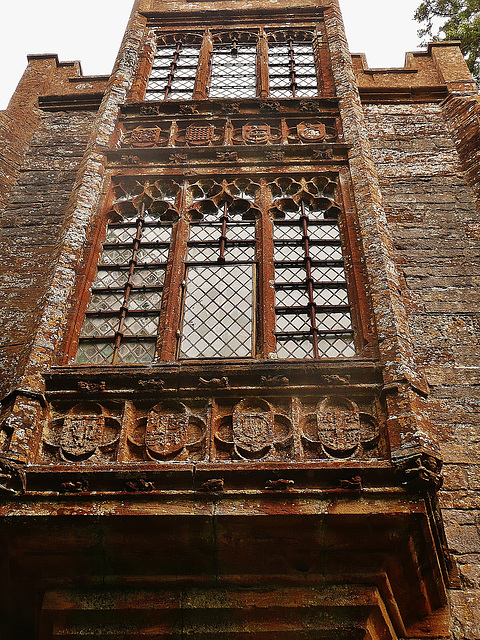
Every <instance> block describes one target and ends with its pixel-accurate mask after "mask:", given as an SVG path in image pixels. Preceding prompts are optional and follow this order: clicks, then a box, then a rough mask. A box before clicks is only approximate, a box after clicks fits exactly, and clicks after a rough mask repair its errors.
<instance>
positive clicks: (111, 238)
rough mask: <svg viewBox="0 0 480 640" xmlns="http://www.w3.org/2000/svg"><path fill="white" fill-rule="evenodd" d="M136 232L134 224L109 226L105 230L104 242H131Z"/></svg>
mask: <svg viewBox="0 0 480 640" xmlns="http://www.w3.org/2000/svg"><path fill="white" fill-rule="evenodd" d="M136 232H137V228H136V227H135V226H134V227H132V226H129V227H109V229H108V231H107V237H106V239H105V241H106V242H112V243H114V242H115V243H117V242H118V243H120V242H122V243H126V242H132V241H133V238H135V234H136Z"/></svg>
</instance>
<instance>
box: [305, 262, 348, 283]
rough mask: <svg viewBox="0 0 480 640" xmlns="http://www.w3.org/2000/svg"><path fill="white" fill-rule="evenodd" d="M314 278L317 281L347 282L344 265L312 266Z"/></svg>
mask: <svg viewBox="0 0 480 640" xmlns="http://www.w3.org/2000/svg"><path fill="white" fill-rule="evenodd" d="M312 278H313V279H314V280H316V282H345V269H344V268H343V267H315V266H314V267H312Z"/></svg>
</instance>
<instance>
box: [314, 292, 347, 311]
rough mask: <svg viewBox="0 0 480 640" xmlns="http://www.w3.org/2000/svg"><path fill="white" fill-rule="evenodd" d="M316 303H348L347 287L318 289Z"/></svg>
mask: <svg viewBox="0 0 480 640" xmlns="http://www.w3.org/2000/svg"><path fill="white" fill-rule="evenodd" d="M314 300H315V303H316V304H318V305H320V306H329V307H334V306H339V305H340V306H341V305H348V295H347V290H346V289H316V290H315V292H314Z"/></svg>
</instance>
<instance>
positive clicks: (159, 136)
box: [123, 127, 168, 149]
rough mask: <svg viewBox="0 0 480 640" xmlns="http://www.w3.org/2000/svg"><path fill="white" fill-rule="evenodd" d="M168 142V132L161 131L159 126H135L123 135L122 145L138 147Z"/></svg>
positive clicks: (155, 145) (142, 147)
mask: <svg viewBox="0 0 480 640" xmlns="http://www.w3.org/2000/svg"><path fill="white" fill-rule="evenodd" d="M167 142H168V132H166V131H162V129H160V127H151V128H147V129H144V128H143V127H137V128H136V129H133V131H131V132H130V133H129V134H127V135H126V136H125V140H124V144H123V146H124V147H128V146H132V147H135V148H139V149H144V148H145V149H148V148H149V147H158V146H161V145H164V144H166V143H167Z"/></svg>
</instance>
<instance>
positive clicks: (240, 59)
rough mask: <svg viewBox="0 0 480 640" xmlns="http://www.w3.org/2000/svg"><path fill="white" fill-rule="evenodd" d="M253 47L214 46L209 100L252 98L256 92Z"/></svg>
mask: <svg viewBox="0 0 480 640" xmlns="http://www.w3.org/2000/svg"><path fill="white" fill-rule="evenodd" d="M256 53H257V48H256V46H255V45H251V44H243V43H239V44H238V45H237V46H236V47H235V48H233V47H232V44H218V45H214V48H213V58H212V71H211V77H210V92H209V97H210V98H254V97H255V96H256V93H257V90H256V87H257V67H256Z"/></svg>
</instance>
